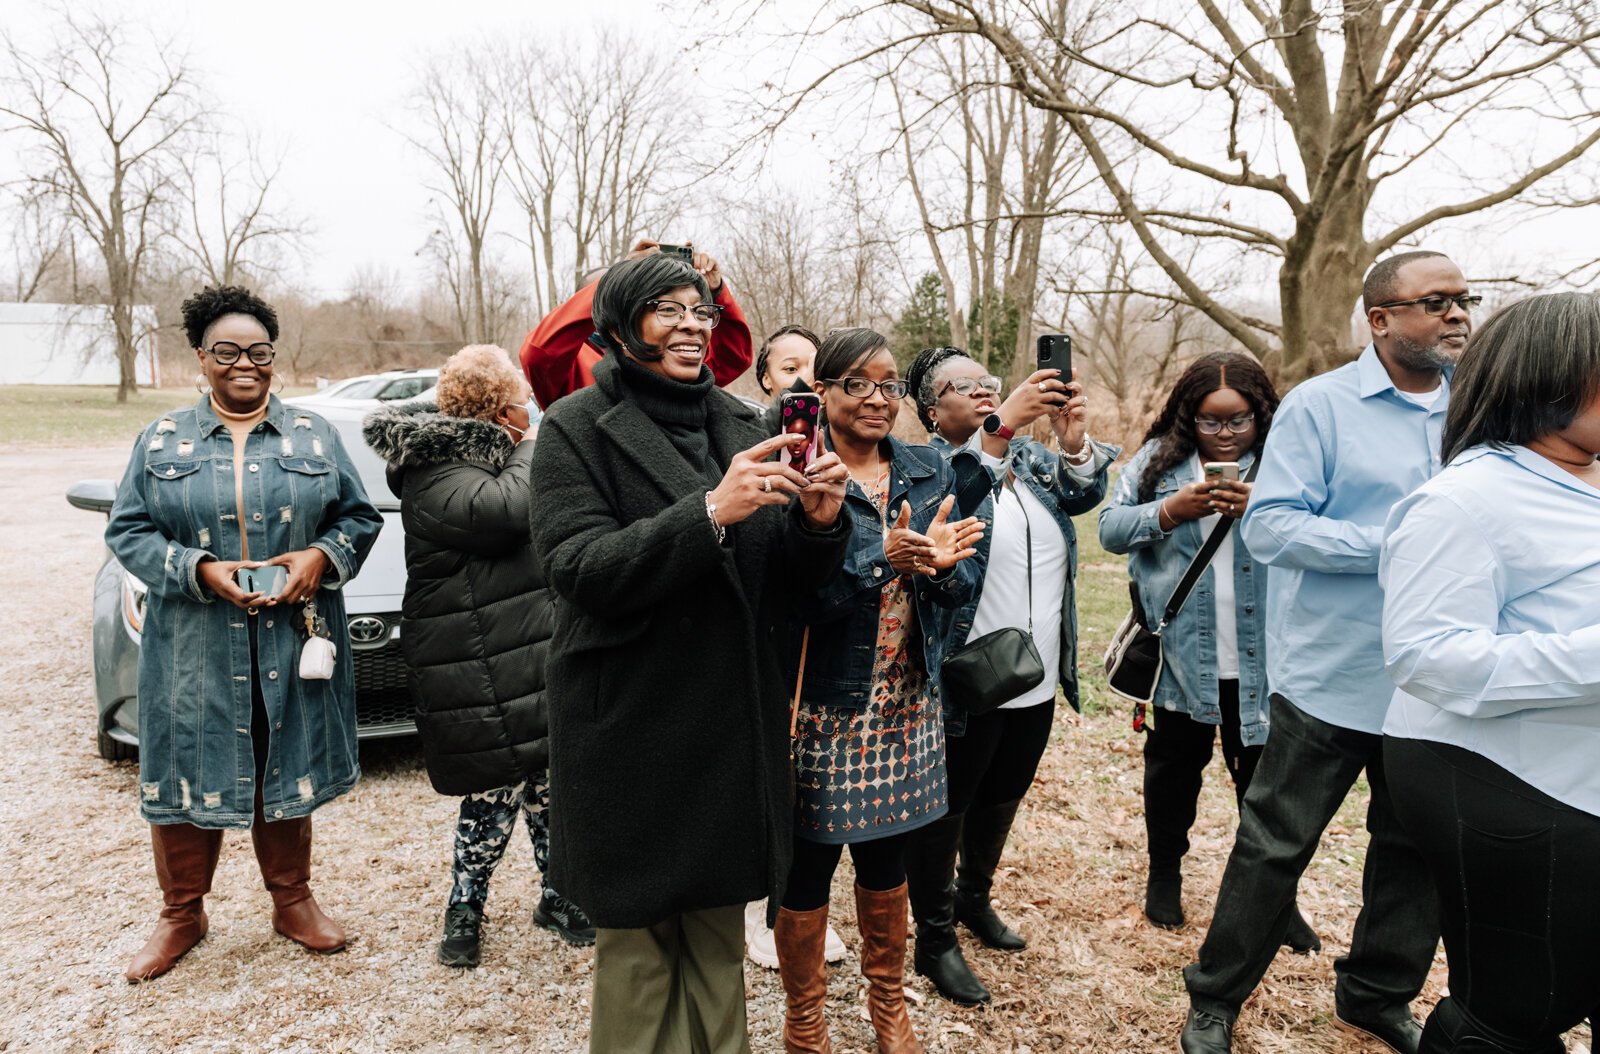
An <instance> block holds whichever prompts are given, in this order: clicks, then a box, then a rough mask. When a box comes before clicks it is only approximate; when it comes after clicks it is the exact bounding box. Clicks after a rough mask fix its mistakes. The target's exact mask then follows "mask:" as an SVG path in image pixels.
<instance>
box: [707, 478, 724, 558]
mask: <svg viewBox="0 0 1600 1054" xmlns="http://www.w3.org/2000/svg"><path fill="white" fill-rule="evenodd" d="M706 519H708V520H710V521H711V529H712V530H713V531H716V532H717V544H718V545H721V544H722V543H723V542H725V541H727V540H728V529H727V528H726V527H724V526H722V524H720V523H718V522H717V506H716V505H715V504H714V503H713V502H712V500H711V492H710V491H709V490H708V491H706Z"/></svg>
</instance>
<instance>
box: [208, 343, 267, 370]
mask: <svg viewBox="0 0 1600 1054" xmlns="http://www.w3.org/2000/svg"><path fill="white" fill-rule="evenodd" d="M206 354H207V355H210V356H211V357H212V358H213V359H216V360H217V365H218V366H232V365H233V364H234V363H236V362H238V361H239V357H240V356H241V355H242V356H244V357H245V358H247V359H249V360H250V361H251V363H252V364H254V365H256V366H271V365H272V360H273V357H274V356H276V355H277V354H278V352H277V350H276V349H275V348H273V346H272V345H271V344H268V343H267V342H266V341H262V342H261V343H259V344H252V345H250V346H249V347H248V348H241V347H240V346H239V345H237V344H235V343H233V342H232V341H227V340H219V341H217V342H216V343H215V344H213V345H211V347H209V348H207V349H206Z"/></svg>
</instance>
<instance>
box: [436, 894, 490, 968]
mask: <svg viewBox="0 0 1600 1054" xmlns="http://www.w3.org/2000/svg"><path fill="white" fill-rule="evenodd" d="M482 925H483V911H482V909H480V908H476V907H473V906H472V905H471V904H451V905H450V906H449V907H448V908H446V909H445V913H444V939H443V940H442V941H440V942H439V961H440V962H442V963H444V964H445V965H446V966H468V967H471V966H477V965H478V929H479V927H480V926H482Z"/></svg>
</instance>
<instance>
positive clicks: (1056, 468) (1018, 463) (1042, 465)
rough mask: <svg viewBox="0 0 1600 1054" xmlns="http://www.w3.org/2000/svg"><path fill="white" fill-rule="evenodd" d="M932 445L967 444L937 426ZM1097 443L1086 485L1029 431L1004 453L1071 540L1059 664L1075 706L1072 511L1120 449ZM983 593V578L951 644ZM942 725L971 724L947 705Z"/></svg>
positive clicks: (1096, 499)
mask: <svg viewBox="0 0 1600 1054" xmlns="http://www.w3.org/2000/svg"><path fill="white" fill-rule="evenodd" d="M1091 442H1093V441H1092V440H1091ZM928 445H929V446H931V447H933V448H934V449H935V450H937V451H939V452H940V453H941V454H943V455H944V456H945V457H952V456H954V455H956V454H957V453H959V452H960V451H962V450H964V449H966V447H957V446H955V445H954V444H953V443H951V442H950V441H949V440H948V439H946V438H944V437H943V436H941V435H939V434H938V433H937V432H936V433H934V434H933V435H932V436H931V437H930V438H929V440H928ZM1095 447H1096V448H1097V450H1098V452H1099V453H1100V455H1101V466H1100V471H1098V472H1097V473H1095V477H1094V482H1093V483H1091V484H1090V485H1089V486H1087V487H1083V486H1080V485H1079V484H1078V482H1077V481H1076V480H1074V479H1073V478H1072V477H1071V476H1070V475H1068V474H1067V469H1066V465H1065V464H1063V463H1062V460H1061V455H1060V454H1057V453H1056V452H1055V451H1053V450H1051V449H1050V448H1049V447H1047V446H1045V445H1044V444H1043V443H1040V442H1038V441H1036V440H1033V439H1029V438H1028V437H1027V436H1015V437H1013V438H1012V440H1011V442H1010V449H1009V450H1008V451H1007V454H1006V458H1007V462H1008V467H1009V468H1010V470H1011V472H1013V473H1014V474H1015V475H1016V479H1017V482H1018V483H1020V484H1022V485H1023V486H1025V487H1027V488H1028V490H1029V491H1030V492H1031V493H1032V494H1033V496H1034V497H1035V498H1037V499H1039V503H1040V504H1041V505H1043V506H1044V507H1045V508H1047V509H1049V510H1050V511H1051V513H1052V514H1053V515H1054V516H1055V520H1056V526H1058V527H1060V528H1061V535H1062V537H1063V538H1065V539H1066V540H1067V580H1066V581H1065V582H1063V583H1062V584H1061V586H1062V589H1061V637H1062V639H1061V666H1060V669H1059V670H1058V672H1057V676H1058V678H1059V679H1060V683H1061V688H1062V692H1063V693H1064V694H1065V695H1066V698H1067V702H1069V703H1071V704H1072V708H1073V709H1074V710H1077V709H1078V708H1079V692H1078V604H1077V597H1076V593H1075V590H1074V583H1075V581H1076V579H1077V576H1078V529H1077V527H1076V526H1075V525H1074V524H1073V522H1072V517H1074V516H1078V515H1081V514H1083V513H1085V512H1088V511H1090V510H1091V509H1093V508H1094V507H1095V506H1096V505H1098V504H1100V502H1101V501H1102V500H1103V499H1104V498H1105V496H1106V482H1107V475H1108V473H1109V471H1110V466H1111V462H1113V461H1115V460H1116V459H1117V455H1119V454H1121V453H1122V448H1121V447H1116V446H1109V445H1107V444H1104V443H1095ZM1004 485H1005V480H1004V478H1003V477H1001V476H997V477H995V480H994V485H993V488H992V491H991V493H993V494H999V492H1000V488H1001V487H1002V486H1004ZM985 522H987V523H990V524H991V525H992V523H993V520H992V514H991V513H986V514H985ZM989 542H990V536H989V534H987V533H986V534H985V535H984V536H983V541H981V542H979V543H978V544H979V549H980V552H981V554H982V555H983V557H984V558H985V561H987V559H988V554H989ZM1034 585H1035V587H1041V588H1042V584H1041V583H1039V582H1035V583H1034ZM1049 585H1050V588H1052V589H1053V588H1055V586H1054V583H1050V584H1049ZM982 596H983V582H982V581H981V580H980V581H979V583H978V589H977V591H976V592H975V593H973V594H972V600H971V601H970V602H968V603H967V604H965V605H963V606H962V608H961V610H960V611H958V612H957V613H956V617H955V620H954V622H953V624H952V625H951V629H950V633H951V637H950V647H951V649H955V648H959V647H961V645H963V644H965V643H966V640H967V636H968V635H969V634H970V633H971V632H972V621H973V619H974V618H976V617H977V613H978V601H979V600H980V599H982ZM944 725H945V731H946V732H948V733H949V734H950V735H952V736H959V735H964V734H965V733H966V730H967V715H966V713H965V712H961V711H956V710H953V709H951V708H949V707H947V708H946V709H945V716H944Z"/></svg>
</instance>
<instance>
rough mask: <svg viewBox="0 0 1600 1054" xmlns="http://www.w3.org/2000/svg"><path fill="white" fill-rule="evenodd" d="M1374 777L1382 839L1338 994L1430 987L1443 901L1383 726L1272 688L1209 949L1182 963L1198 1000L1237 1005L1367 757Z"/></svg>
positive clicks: (1373, 1002)
mask: <svg viewBox="0 0 1600 1054" xmlns="http://www.w3.org/2000/svg"><path fill="white" fill-rule="evenodd" d="M1363 768H1364V769H1366V771H1367V781H1368V782H1369V783H1370V784H1371V786H1372V804H1371V805H1370V806H1369V807H1368V809H1367V831H1368V832H1369V834H1370V835H1371V842H1370V844H1369V845H1368V847H1367V862H1366V866H1365V867H1364V868H1363V869H1362V874H1361V900H1362V903H1361V913H1360V915H1358V916H1357V917H1356V926H1355V932H1354V933H1353V934H1352V936H1351V938H1350V954H1349V955H1346V956H1345V957H1343V958H1341V959H1338V960H1336V961H1335V962H1334V964H1333V968H1334V971H1335V972H1336V973H1337V974H1338V977H1339V980H1338V984H1337V987H1336V989H1335V1005H1336V1006H1337V1008H1338V1009H1339V1010H1341V1011H1343V1012H1346V1013H1349V1014H1352V1015H1354V1016H1357V1017H1363V1018H1370V1017H1374V1016H1377V1015H1379V1014H1381V1013H1383V1012H1384V1011H1386V1010H1389V1009H1390V1008H1392V1007H1396V1006H1404V1005H1406V1004H1408V1003H1410V1002H1411V1000H1412V999H1413V998H1415V997H1416V995H1417V993H1418V992H1420V991H1421V990H1422V983H1423V981H1424V980H1426V979H1427V976H1428V968H1429V967H1430V966H1431V965H1432V964H1433V953H1434V951H1435V950H1436V949H1437V948H1438V945H1439V920H1438V915H1439V906H1438V905H1439V902H1438V897H1437V896H1436V895H1435V894H1434V891H1433V880H1432V877H1431V875H1430V874H1429V873H1428V867H1427V863H1426V861H1425V860H1424V859H1423V857H1422V854H1421V853H1420V852H1419V851H1418V849H1417V847H1416V845H1415V843H1413V842H1412V841H1411V838H1410V836H1409V835H1408V834H1407V833H1406V832H1405V830H1404V829H1403V828H1402V827H1401V826H1400V822H1399V820H1398V819H1397V818H1396V817H1395V814H1394V805H1393V803H1392V801H1391V800H1390V797H1389V781H1388V778H1387V774H1386V772H1385V770H1384V767H1383V737H1382V736H1378V735H1373V734H1371V733H1367V732H1356V731H1354V730H1352V729H1348V728H1341V727H1340V726H1338V725H1332V724H1329V723H1327V722H1326V721H1320V720H1318V719H1317V718H1315V717H1312V716H1311V715H1310V714H1307V713H1305V712H1304V711H1303V710H1300V709H1298V708H1297V707H1296V706H1295V705H1294V704H1293V703H1291V702H1289V700H1287V699H1285V698H1284V697H1283V696H1281V695H1274V696H1273V697H1272V734H1271V735H1270V736H1269V737H1268V738H1267V745H1266V747H1265V748H1264V749H1263V750H1262V753H1261V762H1260V765H1259V767H1258V768H1257V769H1256V773H1255V778H1254V779H1253V780H1252V781H1251V783H1250V791H1249V793H1247V794H1246V795H1245V797H1244V805H1243V807H1242V808H1241V810H1240V814H1239V833H1238V836H1237V838H1236V839H1235V840H1234V843H1233V852H1232V853H1231V854H1230V855H1229V857H1228V867H1227V870H1226V871H1224V872H1223V875H1222V887H1221V889H1220V890H1218V892H1217V908H1216V912H1215V913H1214V914H1213V916H1212V919H1211V929H1210V931H1209V932H1208V933H1207V934H1206V939H1205V943H1204V944H1202V945H1201V946H1200V961H1199V962H1196V963H1191V964H1190V965H1189V966H1188V967H1186V968H1185V969H1184V971H1183V979H1184V983H1185V984H1186V985H1187V986H1188V989H1189V996H1190V999H1191V1000H1192V1001H1193V1003H1194V1005H1195V1007H1196V1008H1198V1009H1202V1010H1208V1011H1210V1012H1212V1013H1216V1014H1221V1015H1224V1016H1227V1017H1230V1018H1231V1017H1233V1016H1235V1015H1236V1014H1237V1013H1238V1012H1239V1007H1240V1006H1241V1005H1243V1003H1244V1001H1245V999H1246V997H1248V996H1249V995H1250V993H1251V991H1253V990H1254V989H1255V986H1256V985H1257V984H1258V983H1260V981H1261V977H1262V975H1263V974H1265V973H1266V972H1267V967H1268V966H1270V965H1271V964H1272V958H1273V956H1274V955H1275V954H1277V951H1278V946H1279V945H1281V944H1282V943H1283V938H1284V934H1285V933H1287V932H1288V929H1289V920H1290V917H1291V912H1292V911H1293V908H1294V899H1295V887H1296V886H1297V885H1298V884H1299V882H1300V876H1301V875H1302V874H1303V873H1304V872H1305V869H1306V865H1307V864H1309V863H1310V862H1311V857H1312V854H1314V853H1315V852H1316V850H1317V841H1318V839H1319V838H1320V837H1321V836H1322V831H1323V829H1324V828H1326V827H1327V826H1328V821H1329V820H1331V819H1333V815H1334V813H1335V812H1337V811H1338V809H1339V806H1340V805H1341V804H1342V803H1343V802H1344V799H1345V795H1346V794H1348V793H1349V791H1350V788H1351V787H1352V786H1353V785H1354V784H1355V781H1356V777H1357V776H1359V775H1360V774H1361V770H1362V769H1363Z"/></svg>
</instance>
